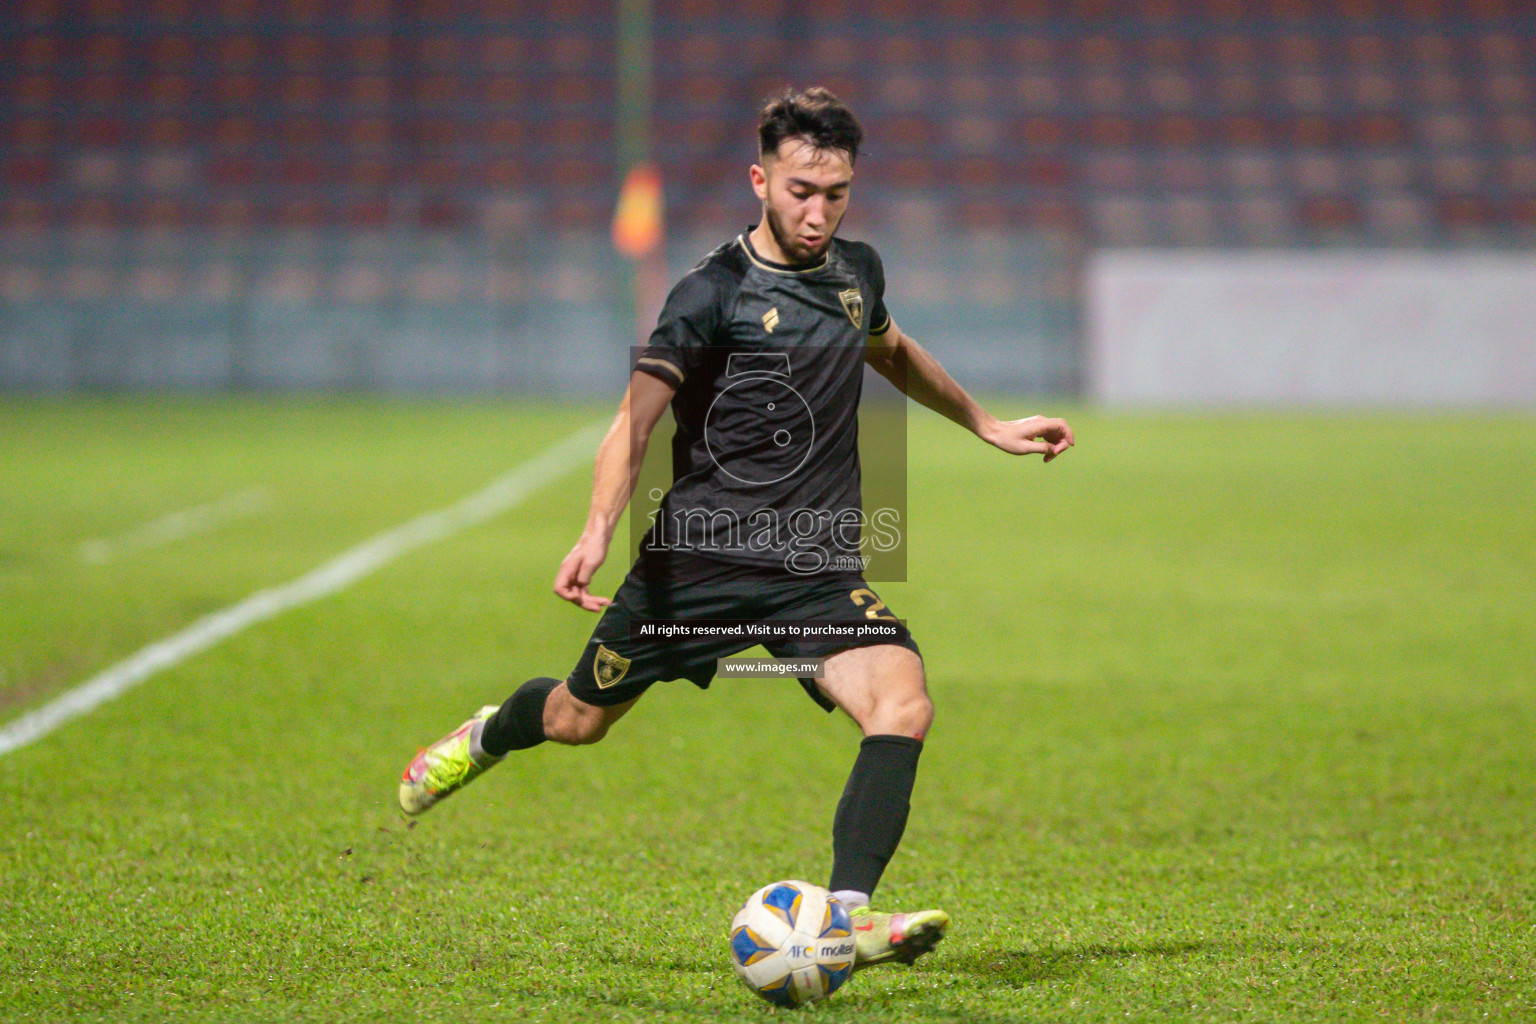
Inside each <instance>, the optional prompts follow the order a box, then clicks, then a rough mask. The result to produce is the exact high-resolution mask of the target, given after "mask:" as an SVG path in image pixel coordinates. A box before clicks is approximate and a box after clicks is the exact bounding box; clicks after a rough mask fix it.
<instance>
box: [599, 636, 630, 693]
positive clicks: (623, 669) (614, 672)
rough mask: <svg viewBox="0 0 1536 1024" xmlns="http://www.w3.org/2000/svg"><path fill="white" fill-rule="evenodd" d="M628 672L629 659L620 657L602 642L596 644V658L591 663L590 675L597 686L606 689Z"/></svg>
mask: <svg viewBox="0 0 1536 1024" xmlns="http://www.w3.org/2000/svg"><path fill="white" fill-rule="evenodd" d="M627 672H629V659H628V658H621V657H619V656H618V655H617V654H614V653H613V652H612V651H610V650H609V649H608V648H606V647H604V646H603V645H602V644H598V645H597V660H596V661H595V662H593V663H592V677H593V678H594V679H596V680H597V688H598V689H599V690H606V689H608V687H610V686H614V685H616V684H617V683H618V682H619V680H621V679H623V678H624V676H625V674H626V673H627Z"/></svg>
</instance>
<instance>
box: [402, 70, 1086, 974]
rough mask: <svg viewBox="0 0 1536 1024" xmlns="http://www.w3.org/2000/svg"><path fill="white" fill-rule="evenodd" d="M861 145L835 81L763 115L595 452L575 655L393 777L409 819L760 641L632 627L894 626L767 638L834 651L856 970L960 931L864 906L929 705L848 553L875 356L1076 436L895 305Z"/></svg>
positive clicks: (945, 921)
mask: <svg viewBox="0 0 1536 1024" xmlns="http://www.w3.org/2000/svg"><path fill="white" fill-rule="evenodd" d="M862 139H863V130H862V129H861V128H860V126H859V124H858V122H857V120H856V119H855V118H854V116H853V114H852V113H851V112H850V111H849V110H848V109H847V108H846V107H845V106H844V105H843V104H842V103H841V102H839V101H838V99H837V98H836V97H835V96H833V95H832V94H831V93H830V92H828V91H826V90H825V89H819V88H818V89H809V90H807V91H805V92H803V93H793V92H787V93H785V94H784V95H783V96H781V97H779V98H777V99H775V100H773V101H772V102H770V103H769V104H768V105H767V106H766V107H765V108H764V109H763V111H762V113H761V116H760V118H759V121H758V142H759V147H760V159H759V162H758V163H757V164H754V165H753V166H752V167H751V169H750V172H749V173H750V180H751V184H752V188H753V191H755V192H756V194H757V197H758V198H759V199H760V200H761V201H762V219H761V220H760V221H759V222H758V223H757V224H756V225H755V226H753V227H750V228H748V229H747V230H746V231H744V232H743V233H742V234H741V235H739V236H737V237H736V238H734V239H732V240H731V241H729V242H727V243H726V244H724V245H722V246H720V247H719V248H718V249H716V250H715V251H713V252H711V253H710V254H709V255H708V256H706V257H705V258H704V259H703V261H702V262H700V263H699V265H698V266H696V267H695V268H694V269H693V270H692V271H691V272H689V273H688V274H687V275H685V276H684V277H683V278H682V280H681V281H679V282H678V284H677V285H676V286H675V287H674V288H673V290H672V292H671V294H670V295H669V296H668V298H667V300H666V303H665V306H664V307H663V309H662V312H661V315H660V318H659V322H658V324H657V326H656V329H655V331H654V332H653V333H652V335H651V337H650V341H649V344H648V346H647V347H646V348H645V349H644V350H643V351H642V353H641V354H640V356H639V358H638V359H637V360H636V364H635V366H634V369H633V373H632V374H631V376H630V379H629V386H628V390H627V391H626V393H625V395H624V399H623V401H622V402H621V403H620V405H619V410H618V415H617V416H616V417H615V418H614V421H613V425H612V427H611V428H610V429H609V431H608V434H607V436H606V437H605V438H604V440H603V442H602V444H601V445H600V446H599V448H598V451H597V458H596V466H595V470H594V474H593V485H592V504H591V511H590V513H589V514H588V517H587V522H586V528H585V529H584V530H583V531H582V533H581V537H580V539H579V540H577V542H576V546H575V547H574V548H572V549H571V552H570V554H568V555H567V556H566V557H565V560H564V561H563V562H561V564H560V568H559V570H558V572H557V573H556V575H555V593H556V594H558V595H559V596H560V597H562V598H565V599H566V600H568V601H571V602H573V603H575V604H577V605H579V606H580V607H582V608H584V609H586V610H587V611H591V612H597V611H603V615H602V618H601V619H600V620H599V621H598V623H597V626H596V628H595V629H594V630H593V633H592V637H591V639H590V640H589V642H588V643H587V646H586V648H585V650H584V651H583V652H582V655H581V657H580V659H579V660H578V661H577V663H576V667H575V668H574V669H573V670H572V671H571V673H570V674H569V675H568V676H566V677H565V678H564V679H563V680H557V679H551V678H539V679H532V680H529V681H528V682H526V683H524V684H523V685H522V686H521V687H519V688H518V689H517V691H516V692H514V693H513V694H512V696H511V697H509V698H508V699H507V700H506V701H505V702H504V703H502V704H501V705H499V706H496V705H491V706H487V707H484V708H482V709H481V710H480V711H479V712H478V713H477V714H475V716H474V717H472V718H471V719H469V720H468V721H467V722H465V723H463V724H462V725H461V726H459V728H457V729H455V730H454V731H453V732H451V733H449V734H448V735H447V736H445V737H444V738H442V739H441V740H438V741H437V742H436V743H434V744H432V745H431V746H430V747H428V748H426V749H425V750H423V751H422V752H420V753H419V754H417V756H416V757H415V758H414V759H413V760H412V761H411V763H410V765H409V766H408V767H407V768H406V770H405V774H404V777H403V778H402V780H401V783H400V805H401V807H402V809H403V810H404V811H405V812H406V813H407V814H419V813H421V812H422V811H425V810H426V809H427V808H429V807H431V806H432V805H434V804H435V803H437V802H438V801H439V800H441V799H443V798H444V797H446V796H448V795H449V794H450V793H452V792H454V791H455V790H457V789H458V788H460V787H461V786H463V785H464V784H465V783H467V782H469V781H470V780H472V779H474V778H475V777H476V776H478V775H479V774H480V773H482V772H484V771H485V770H486V769H487V768H489V767H491V766H492V765H494V764H496V763H497V762H498V761H500V760H501V759H502V758H503V757H505V756H506V755H507V754H508V753H510V752H511V751H514V750H523V749H526V748H528V747H532V746H535V745H536V744H539V743H543V742H544V741H545V740H552V741H554V742H556V743H566V744H586V743H596V742H597V741H599V740H601V739H602V738H603V737H604V736H605V735H606V734H607V732H608V730H609V729H610V728H611V727H612V726H613V724H614V723H615V722H617V721H618V720H619V719H620V718H622V717H623V716H624V715H625V714H626V713H627V712H628V711H629V710H630V708H632V707H634V706H635V703H636V702H637V701H638V700H639V699H640V697H641V695H642V694H643V693H644V692H645V691H646V689H647V688H648V687H650V686H651V684H653V683H656V682H659V681H663V680H671V679H688V680H690V681H691V682H693V683H695V684H696V685H698V686H701V687H704V686H708V685H709V682H710V680H711V678H712V677H713V676H714V674H715V670H716V661H717V659H719V658H721V657H726V656H729V655H732V654H736V653H739V652H740V651H742V650H745V649H746V648H748V647H750V646H753V645H754V644H755V642H756V641H754V640H751V639H742V638H740V637H726V638H715V637H702V638H691V639H685V640H681V641H678V640H667V639H660V638H656V637H653V636H640V635H637V634H638V632H639V631H638V629H637V628H635V626H636V624H637V623H642V622H658V621H671V622H682V621H689V620H694V621H697V620H734V621H751V622H767V623H772V622H801V623H803V622H822V623H843V624H867V623H869V622H871V621H875V622H880V623H883V624H885V625H886V626H887V627H888V629H887V631H886V635H885V636H883V637H877V638H865V639H862V640H854V639H846V638H845V639H838V638H818V639H805V638H803V637H802V638H799V639H794V640H790V639H779V640H773V641H769V642H767V643H765V645H764V646H766V647H767V648H768V650H769V652H770V653H771V654H773V655H775V656H778V657H791V656H793V657H797V658H816V659H825V661H824V667H825V668H824V672H823V673H822V674H821V675H819V676H817V677H815V678H805V679H802V680H801V684H802V685H803V686H805V688H806V690H807V692H808V693H809V695H810V696H811V697H812V698H813V699H814V700H816V701H817V703H819V704H820V705H822V706H823V707H824V708H826V709H827V710H832V709H834V708H841V709H842V710H843V711H844V712H846V713H847V714H848V715H849V716H850V717H851V718H852V719H853V720H854V722H856V723H857V724H858V726H859V728H860V730H861V731H862V733H863V740H862V742H861V744H860V746H859V750H858V755H857V757H856V759H855V760H854V764H853V769H852V771H851V773H850V775H849V777H848V783H847V786H846V788H845V789H844V791H843V795H842V798H841V800H840V801H839V803H838V806H837V810H836V812H835V815H834V817H833V821H832V874H831V880H830V884H829V886H828V887H829V888H830V889H831V890H832V891H833V892H834V893H835V894H836V895H837V896H839V897H840V898H841V899H842V900H843V902H844V903H845V904H846V905H847V906H848V907H849V909H850V911H851V912H852V916H853V921H854V927H855V938H856V944H857V950H858V952H857V958H856V962H855V963H856V967H858V968H863V967H868V966H871V965H874V964H880V963H888V962H905V963H910V962H912V961H913V960H914V959H916V958H917V957H918V956H920V955H922V954H924V953H926V952H928V951H929V950H930V949H932V948H933V946H934V944H935V943H937V942H938V941H939V940H940V939H941V938H942V937H943V935H944V930H945V929H946V928H947V927H948V925H949V916H948V915H947V914H946V913H944V912H943V911H942V910H922V911H915V912H907V913H882V912H877V911H875V910H873V909H871V907H870V897H871V895H872V894H873V893H874V891H875V887H876V885H877V884H878V883H879V881H880V877H881V874H882V873H883V872H884V869H885V866H886V863H887V862H888V861H889V860H890V858H891V856H892V854H894V853H895V852H896V848H897V845H898V844H899V843H900V841H901V836H902V833H903V831H904V830H905V828H906V822H907V814H908V808H909V802H910V798H911V793H912V787H913V782H914V780H915V779H916V775H917V762H918V756H919V754H920V753H921V752H922V749H923V741H924V737H925V736H926V735H927V733H928V730H929V727H930V725H931V724H932V722H933V703H932V701H931V700H930V699H929V696H928V692H927V687H926V685H925V680H924V672H923V660H922V657H921V656H920V654H919V653H918V647H917V644H916V642H915V641H914V640H913V639H912V637H911V635H910V634H909V633H908V632H907V629H906V627H905V625H904V624H902V623H901V622H900V621H899V620H897V619H896V617H895V615H894V614H893V613H892V612H891V611H890V610H889V608H887V606H886V605H885V603H884V602H883V601H881V600H880V599H879V597H878V596H877V595H876V594H875V592H874V591H873V590H871V589H870V587H869V585H868V584H867V583H866V582H865V581H864V579H863V578H862V577H861V575H860V574H859V573H858V572H855V571H852V570H851V569H850V568H848V566H850V565H853V564H860V563H856V562H849V561H848V560H847V559H845V558H843V557H841V555H842V554H846V553H848V552H850V551H855V552H856V551H857V550H858V544H859V539H860V538H859V535H858V534H859V530H858V528H857V527H859V526H861V525H862V523H860V521H859V518H858V517H859V512H860V500H861V496H860V493H859V464H858V448H857V420H856V418H855V417H856V414H857V409H858V404H859V399H860V392H861V387H862V381H863V366H864V364H865V363H866V362H867V363H868V364H870V365H871V366H873V367H874V368H875V369H876V370H877V371H879V372H880V373H881V374H882V375H883V376H885V377H886V378H888V379H889V380H891V381H892V383H894V384H895V385H896V386H897V387H899V388H900V389H901V390H903V391H904V392H905V393H906V394H907V395H908V396H909V397H910V398H912V399H915V400H916V401H918V402H921V403H922V404H924V405H926V406H928V407H929V408H931V409H934V410H936V411H938V412H939V413H942V414H943V415H944V416H947V417H948V418H950V419H951V420H954V421H955V422H956V423H958V424H960V425H961V426H963V427H965V428H966V429H967V430H969V431H971V432H972V433H973V434H975V435H976V436H977V437H979V438H981V439H982V440H984V441H986V442H988V443H989V444H992V445H994V446H996V447H997V448H1000V449H1001V450H1003V451H1004V452H1008V453H1011V454H1014V455H1032V454H1034V455H1043V456H1044V458H1045V461H1046V462H1049V461H1051V460H1052V459H1054V458H1056V457H1057V456H1059V455H1061V454H1062V453H1063V452H1065V451H1066V450H1067V448H1069V447H1070V446H1071V445H1072V443H1073V437H1072V430H1071V428H1070V427H1069V426H1068V425H1067V423H1066V422H1065V421H1063V420H1060V419H1054V418H1048V417H1043V416H1031V417H1028V418H1026V419H1020V420H1012V421H1001V420H998V419H997V418H996V417H994V416H992V415H990V414H989V413H987V412H986V411H985V410H984V409H982V408H981V407H980V406H979V405H978V404H977V403H976V402H975V401H974V400H973V399H972V398H971V397H970V396H969V395H968V394H966V392H965V391H964V390H963V389H962V388H961V387H960V386H959V385H958V384H956V383H955V381H954V380H953V379H951V378H950V376H949V374H947V373H946V372H945V371H944V369H943V368H942V367H941V366H940V365H939V364H938V362H937V361H935V360H934V358H933V357H932V356H930V355H929V354H928V353H927V351H925V350H924V349H923V348H922V347H921V346H920V345H918V344H917V342H915V341H913V340H912V339H911V338H910V337H908V336H907V335H906V334H904V333H902V331H901V328H899V327H898V326H897V325H896V324H895V322H894V321H893V320H892V319H891V317H890V315H889V313H888V312H887V311H886V306H885V299H884V291H885V275H884V270H883V268H882V266H881V262H880V257H879V256H878V255H877V254H876V252H875V250H874V249H873V248H872V247H870V246H869V245H866V244H864V243H862V242H852V241H845V240H842V239H839V238H837V237H836V235H837V229H838V225H839V223H840V222H841V221H842V218H843V214H844V212H845V211H846V210H847V208H848V199H849V193H850V190H851V188H852V185H853V168H854V161H855V160H856V159H857V157H858V151H859V145H860V143H861V141H862ZM669 405H670V406H671V408H672V410H673V415H674V419H675V420H676V433H675V435H674V437H673V441H672V462H673V484H672V488H671V489H670V490H669V491H668V492H667V493H666V495H665V496H664V497H663V499H662V502H661V507H660V508H659V509H658V510H657V513H656V517H655V520H654V522H653V525H652V527H651V530H650V532H649V533H648V534H647V537H646V539H645V541H644V542H643V544H642V546H641V554H640V557H639V558H638V559H637V560H636V562H635V564H634V566H633V567H632V568H631V570H630V572H629V574H628V575H627V576H626V577H625V579H624V582H623V583H622V584H621V585H620V586H619V588H618V591H617V592H616V593H615V594H614V596H613V599H612V600H611V601H610V600H609V599H607V598H604V597H601V596H599V595H596V594H593V593H591V592H590V591H589V589H588V586H589V584H590V583H591V580H592V576H593V573H595V572H596V571H597V569H598V567H599V566H600V565H601V564H602V563H603V560H604V559H605V558H606V557H607V554H608V547H609V544H610V542H611V540H612V538H613V532H614V529H615V527H616V526H617V524H618V521H619V517H620V515H621V513H622V512H623V510H624V508H625V506H626V505H627V504H628V502H629V499H630V495H631V493H632V492H633V490H634V487H635V482H636V479H637V476H638V474H639V467H640V465H641V461H642V459H643V456H644V453H645V449H646V445H647V442H648V439H649V438H650V435H651V431H652V429H653V428H654V427H655V425H656V423H657V421H658V420H659V419H660V417H661V415H662V413H663V412H664V411H665V410H666V408H667V407H668V406H669Z"/></svg>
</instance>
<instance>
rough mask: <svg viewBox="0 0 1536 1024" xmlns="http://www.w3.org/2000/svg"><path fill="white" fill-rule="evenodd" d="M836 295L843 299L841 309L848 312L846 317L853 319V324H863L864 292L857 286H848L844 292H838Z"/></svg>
mask: <svg viewBox="0 0 1536 1024" xmlns="http://www.w3.org/2000/svg"><path fill="white" fill-rule="evenodd" d="M837 297H838V298H840V299H842V300H843V309H844V310H846V311H847V313H848V319H849V320H852V321H853V326H855V327H863V326H864V293H863V292H861V291H859V290H858V289H857V288H849V289H848V290H847V291H845V292H838V293H837Z"/></svg>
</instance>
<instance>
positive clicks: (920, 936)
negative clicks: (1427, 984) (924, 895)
mask: <svg viewBox="0 0 1536 1024" xmlns="http://www.w3.org/2000/svg"><path fill="white" fill-rule="evenodd" d="M849 916H850V917H851V918H852V919H853V940H854V945H855V946H856V947H857V951H856V952H855V953H854V959H853V969H854V970H856V971H860V970H863V969H864V968H866V967H874V966H875V965H877V964H888V963H900V964H910V963H911V962H912V961H914V960H916V959H917V958H918V957H920V956H922V955H923V954H924V953H927V952H929V951H931V950H932V949H933V947H934V946H937V945H938V944H939V940H940V939H942V938H943V937H944V929H946V928H948V927H949V915H948V914H946V913H944V911H942V910H919V911H916V912H914V913H911V914H882V913H881V912H880V911H878V910H870V909H869V908H868V907H859V908H858V909H857V910H854V911H853V912H852V913H851V914H849Z"/></svg>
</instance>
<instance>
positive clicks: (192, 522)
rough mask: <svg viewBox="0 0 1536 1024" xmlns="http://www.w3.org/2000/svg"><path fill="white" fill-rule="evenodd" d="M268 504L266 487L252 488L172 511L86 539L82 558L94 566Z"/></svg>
mask: <svg viewBox="0 0 1536 1024" xmlns="http://www.w3.org/2000/svg"><path fill="white" fill-rule="evenodd" d="M266 507H267V491H266V488H264V487H252V488H250V489H249V490H244V491H239V492H236V493H235V494H230V495H226V496H225V497H223V498H220V499H219V500H218V501H210V502H208V503H207V504H204V505H195V506H193V507H191V508H184V509H178V510H177V511H175V512H168V513H166V514H165V515H163V516H161V517H160V518H159V519H156V520H153V521H152V522H148V523H145V524H144V525H142V526H138V527H135V528H134V529H132V530H127V531H125V532H123V533H120V534H117V535H116V536H115V537H106V538H99V537H98V538H93V539H91V540H87V541H82V542H81V544H80V560H81V561H82V562H89V563H90V564H92V565H101V564H102V563H104V562H108V561H111V560H112V559H114V558H117V557H118V556H120V555H126V554H130V553H132V552H135V551H144V550H146V549H148V548H156V547H159V546H160V545H162V544H170V543H171V542H173V541H178V540H181V539H182V538H184V537H190V536H192V535H193V534H198V533H206V532H208V531H209V530H212V529H214V528H215V527H218V526H222V525H223V524H225V523H227V522H230V521H231V520H234V519H237V518H239V517H240V516H245V515H250V514H251V513H253V512H260V511H261V510H262V509H264V508H266Z"/></svg>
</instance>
